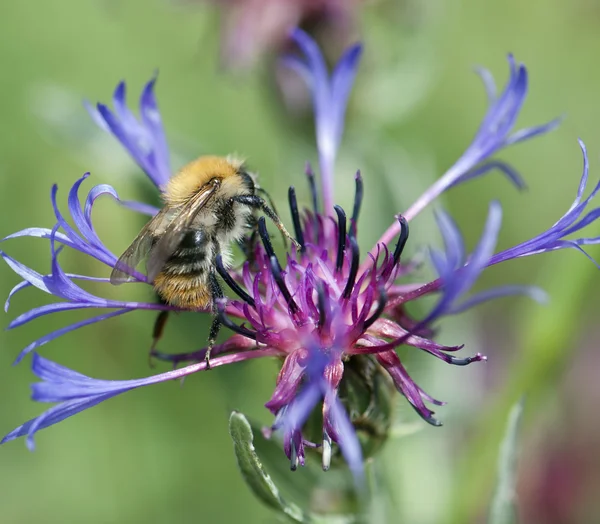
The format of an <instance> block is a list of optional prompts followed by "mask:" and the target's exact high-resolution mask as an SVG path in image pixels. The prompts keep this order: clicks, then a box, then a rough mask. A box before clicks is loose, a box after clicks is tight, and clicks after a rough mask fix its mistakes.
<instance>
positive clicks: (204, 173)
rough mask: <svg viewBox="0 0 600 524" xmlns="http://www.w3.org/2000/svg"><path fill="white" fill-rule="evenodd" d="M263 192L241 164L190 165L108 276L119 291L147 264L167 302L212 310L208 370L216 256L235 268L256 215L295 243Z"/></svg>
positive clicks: (203, 161)
mask: <svg viewBox="0 0 600 524" xmlns="http://www.w3.org/2000/svg"><path fill="white" fill-rule="evenodd" d="M259 191H262V190H261V189H260V188H259V187H258V186H257V183H256V178H255V175H253V174H251V173H249V172H248V171H247V170H246V167H245V165H244V163H243V162H242V161H240V160H236V159H234V158H232V157H227V158H223V157H217V156H203V157H200V158H198V159H197V160H195V161H193V162H191V163H189V164H187V165H186V166H184V167H183V168H182V169H181V170H180V171H179V172H178V173H177V174H175V175H174V176H173V177H171V179H170V180H169V181H168V182H167V184H166V186H165V188H164V193H163V195H162V197H163V200H164V206H163V207H162V209H161V210H160V211H159V212H158V213H157V214H156V215H155V216H154V217H153V218H152V219H151V220H150V221H149V222H148V223H147V224H146V225H145V226H144V227H143V228H142V230H141V231H140V233H139V234H138V236H137V237H136V238H135V240H134V241H133V242H132V243H131V245H130V246H129V247H128V248H127V250H126V251H125V252H124V253H123V254H122V255H121V257H120V258H119V260H118V261H117V263H116V264H115V267H114V269H113V271H112V273H111V276H110V281H111V283H113V284H115V285H118V284H121V283H123V282H127V281H131V280H133V277H132V270H133V269H135V268H136V267H137V265H138V264H139V263H140V262H141V260H142V259H144V258H146V257H147V262H146V273H147V277H148V282H150V283H151V284H152V285H153V286H154V289H155V291H156V292H157V294H158V296H159V297H160V299H161V300H162V301H163V302H164V303H166V304H169V305H173V306H178V307H181V308H184V309H189V310H206V309H208V308H212V311H213V313H214V314H215V317H214V319H213V323H212V326H211V329H210V334H209V339H208V349H207V352H206V362H207V367H209V366H210V364H209V358H210V350H211V348H212V346H213V345H214V343H215V340H216V337H217V335H218V332H219V329H220V325H221V323H220V321H219V318H218V316H217V315H216V313H217V311H216V304H215V301H216V300H217V299H219V298H222V297H223V291H222V289H221V286H220V284H219V281H218V280H217V277H216V264H217V262H216V260H217V257H218V256H219V255H221V258H222V261H223V266H224V267H225V268H227V267H230V265H231V250H230V246H231V244H232V243H233V242H237V243H239V244H240V245H241V244H242V243H243V241H244V239H245V238H246V235H247V233H248V232H249V230H252V229H255V227H256V217H255V212H256V211H262V212H263V213H264V214H265V215H266V216H267V217H268V218H269V219H271V220H272V221H273V222H274V224H275V225H276V226H277V228H278V229H279V230H280V231H281V233H282V234H283V235H284V237H287V238H289V239H290V240H291V241H292V243H294V244H297V242H296V241H295V239H294V238H293V237H292V236H291V235H290V234H289V233H288V231H287V230H286V229H285V226H284V225H283V223H282V222H281V220H280V219H279V217H278V216H277V214H276V212H275V211H274V210H273V209H272V208H271V207H269V205H267V203H266V202H265V200H264V199H263V198H261V197H260V196H258V195H257V192H259ZM166 320H167V312H166V311H163V312H161V313H160V314H159V316H158V318H157V320H156V323H155V327H154V333H153V339H154V340H153V344H152V350H153V349H154V347H155V345H156V343H157V341H158V339H159V338H160V336H161V334H162V331H163V329H164V325H165V323H166Z"/></svg>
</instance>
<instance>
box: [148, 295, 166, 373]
mask: <svg viewBox="0 0 600 524" xmlns="http://www.w3.org/2000/svg"><path fill="white" fill-rule="evenodd" d="M158 303H159V304H163V305H166V302H165V301H164V300H163V299H162V298H161V297H160V296H158ZM167 320H169V311H160V312H159V313H158V315H157V317H156V320H155V321H154V327H153V328H152V344H151V345H150V352H149V353H148V364H149V365H150V367H154V365H153V364H152V357H153V356H154V354H155V353H156V345H157V344H158V341H159V340H160V339H161V338H162V336H163V332H164V330H165V326H166V325H167Z"/></svg>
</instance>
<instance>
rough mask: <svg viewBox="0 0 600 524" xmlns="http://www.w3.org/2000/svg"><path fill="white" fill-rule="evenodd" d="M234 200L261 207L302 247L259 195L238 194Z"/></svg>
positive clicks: (232, 198)
mask: <svg viewBox="0 0 600 524" xmlns="http://www.w3.org/2000/svg"><path fill="white" fill-rule="evenodd" d="M231 200H232V201H233V202H237V203H238V204H242V205H244V206H248V207H252V208H255V209H260V210H261V211H262V212H263V213H264V214H265V215H267V217H269V218H270V219H271V220H272V221H273V223H274V224H275V225H276V226H277V229H279V231H281V234H282V235H283V236H284V237H285V238H288V239H289V240H290V241H291V242H292V244H294V245H295V246H296V247H297V248H298V249H300V247H301V246H300V244H298V242H297V241H296V239H295V238H294V237H293V236H292V235H290V234H289V233H288V230H287V229H286V228H285V226H284V225H283V222H282V221H281V219H280V218H279V217H278V216H277V213H275V211H273V210H272V209H271V208H270V207H269V206H268V204H267V203H266V202H265V201H264V199H262V198H261V197H259V196H257V195H238V196H234V197H231Z"/></svg>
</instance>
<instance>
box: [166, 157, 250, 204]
mask: <svg viewBox="0 0 600 524" xmlns="http://www.w3.org/2000/svg"><path fill="white" fill-rule="evenodd" d="M242 164H243V162H242V161H241V160H239V159H236V158H233V157H227V158H225V157H220V156H201V157H200V158H198V159H197V160H194V161H193V162H190V163H189V164H187V165H185V166H184V167H182V168H181V169H180V170H179V172H178V173H177V174H176V175H174V176H173V177H172V178H171V179H170V180H169V181H168V182H167V185H166V187H165V192H164V195H163V199H164V201H165V203H166V204H168V205H170V206H179V205H182V204H185V203H186V202H187V201H188V200H189V199H190V197H191V196H192V195H193V194H195V193H196V192H197V191H198V190H199V189H200V188H201V187H202V186H204V185H205V184H206V183H207V182H208V181H209V180H211V179H212V178H221V179H226V178H229V177H232V176H235V175H236V174H237V173H238V172H239V169H240V167H241V166H242Z"/></svg>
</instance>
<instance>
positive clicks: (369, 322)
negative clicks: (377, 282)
mask: <svg viewBox="0 0 600 524" xmlns="http://www.w3.org/2000/svg"><path fill="white" fill-rule="evenodd" d="M386 303H387V293H386V292H385V288H384V287H383V286H379V300H378V303H377V309H376V310H375V312H374V313H373V314H372V315H371V316H370V317H369V318H368V319H367V320H365V323H364V326H363V329H369V328H370V327H371V326H372V325H373V322H375V321H376V320H377V319H378V318H379V317H380V316H381V314H382V313H383V310H384V309H385V304H386Z"/></svg>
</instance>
